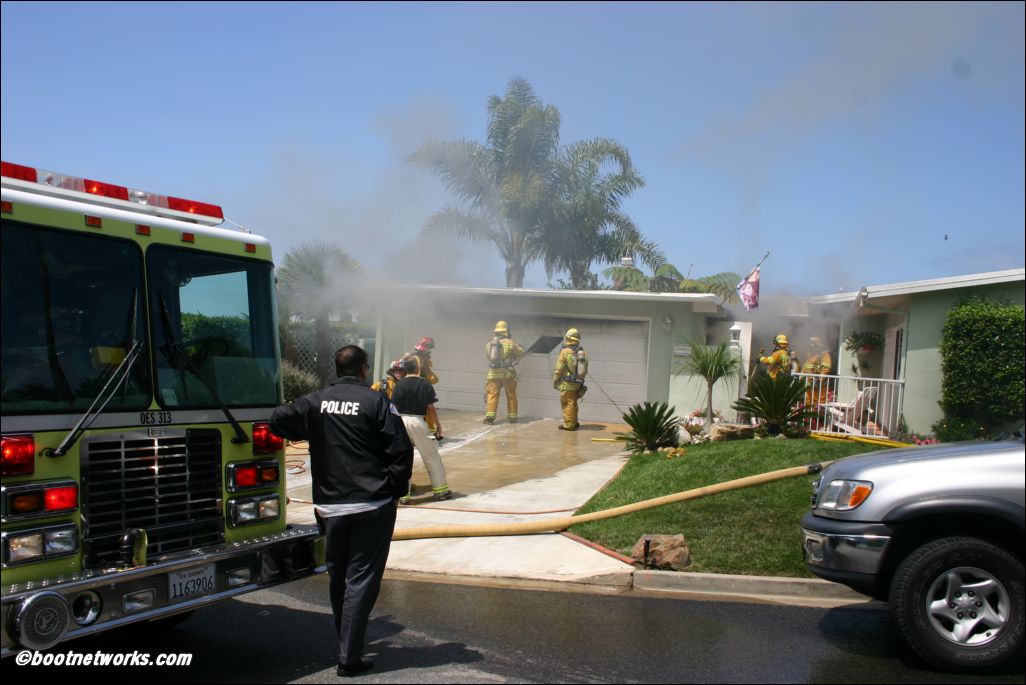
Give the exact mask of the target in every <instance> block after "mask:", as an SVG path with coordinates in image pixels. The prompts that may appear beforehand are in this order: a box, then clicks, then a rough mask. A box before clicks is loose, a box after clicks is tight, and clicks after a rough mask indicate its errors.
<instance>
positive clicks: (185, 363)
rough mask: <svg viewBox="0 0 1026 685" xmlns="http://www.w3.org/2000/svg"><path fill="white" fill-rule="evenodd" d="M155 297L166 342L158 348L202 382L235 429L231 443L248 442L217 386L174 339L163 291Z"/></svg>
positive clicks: (173, 362)
mask: <svg viewBox="0 0 1026 685" xmlns="http://www.w3.org/2000/svg"><path fill="white" fill-rule="evenodd" d="M157 297H158V298H159V299H160V326H161V328H163V329H164V340H165V342H166V344H165V345H164V346H163V347H161V348H160V351H161V352H163V353H164V356H166V357H167V358H168V361H169V362H171V365H172V366H173V367H174V368H177V369H178V370H179V371H181V370H182V369H185V370H187V371H189V373H191V374H192V375H193V376H195V377H196V378H197V379H198V380H199V382H200V383H202V384H203V387H204V388H206V389H207V391H208V392H209V393H210V394H211V395H212V396H213V397H214V401H215V402H217V404H218V406H219V407H220V408H221V411H222V412H223V413H224V415H225V417H226V418H227V419H228V423H230V424H231V426H232V430H233V431H235V437H234V438H232V443H233V444H236V445H244V444H246V443H247V442H249V436H248V435H246V431H244V430H242V426H240V425H239V422H238V421H236V420H235V417H234V416H232V413H231V412H230V411H228V407H226V406H225V404H224V402H223V401H222V400H221V396H220V395H219V394H218V392H217V388H215V387H213V386H212V385H210V384H209V383H207V381H206V379H205V378H203V376H201V375H200V373H199V371H198V370H196V367H195V366H193V365H192V360H191V359H189V355H188V354H187V353H186V351H185V349H183V348H182V343H180V342H178V340H177V339H175V336H174V334H173V333H172V332H171V331H172V330H174V329H173V328H172V327H171V314H170V312H168V309H167V302H166V301H165V300H164V293H162V292H159V291H158V292H157ZM185 387H186V386H185V377H184V376H183V377H182V389H183V391H184V390H185ZM186 398H188V394H186Z"/></svg>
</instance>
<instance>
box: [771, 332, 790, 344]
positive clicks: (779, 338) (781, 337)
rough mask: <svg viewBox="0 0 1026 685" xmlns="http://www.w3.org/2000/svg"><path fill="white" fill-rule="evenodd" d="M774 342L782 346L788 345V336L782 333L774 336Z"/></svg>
mask: <svg viewBox="0 0 1026 685" xmlns="http://www.w3.org/2000/svg"><path fill="white" fill-rule="evenodd" d="M773 343H774V344H776V345H780V346H781V347H787V336H786V335H784V334H783V333H781V334H780V335H778V336H777V337H775V338H773Z"/></svg>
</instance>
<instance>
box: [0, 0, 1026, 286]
mask: <svg viewBox="0 0 1026 685" xmlns="http://www.w3.org/2000/svg"><path fill="white" fill-rule="evenodd" d="M1023 8H1024V5H1023V4H1022V3H997V4H989V3H982V2H981V3H966V4H954V3H944V4H931V3H913V4H897V3H894V4H891V3H887V4H848V3H829V4H825V3H824V4H816V3H798V4H787V3H784V4H764V3H757V4H726V3H712V4H673V3H655V4H645V3H638V2H632V3H609V4H588V3H577V2H574V3H566V4H563V3H552V4H541V3H525V4H520V3H499V4H496V3H491V4H478V3H456V4H400V3H380V4H379V3H375V4H358V3H353V4H350V3H345V4H331V3H312V4H301V3H288V4H279V3H226V4H217V3H210V4H207V3H197V4H190V3H168V4H163V3H131V4H130V3H117V4H105V3H73V4H63V3H19V2H5V3H3V5H2V83H3V97H2V120H0V124H2V136H0V145H2V156H3V159H4V160H5V161H10V162H15V163H19V164H26V165H29V166H37V167H40V168H45V169H49V170H53V171H60V172H64V173H68V174H72V175H82V176H89V177H91V178H96V179H99V180H106V181H110V182H113V183H121V184H125V185H129V186H132V187H138V188H141V189H146V190H151V191H154V192H160V193H165V194H170V195H177V196H181V197H188V198H194V199H198V200H205V201H210V202H215V203H218V204H221V205H222V206H223V207H224V210H225V214H226V216H228V217H229V218H231V219H233V220H234V221H236V222H238V223H240V224H243V225H245V226H247V227H249V228H251V229H253V230H254V232H256V233H260V234H262V235H265V236H267V237H268V238H270V239H271V241H272V243H273V245H274V247H275V252H276V254H277V255H278V257H279V258H280V257H281V256H282V255H284V253H285V252H286V251H287V250H288V249H289V248H290V247H293V246H296V245H298V244H300V243H302V242H306V241H314V240H319V241H324V240H328V241H333V242H337V243H338V244H340V245H342V246H343V247H345V248H346V249H347V251H349V252H350V253H351V254H352V255H353V256H354V257H355V258H356V259H358V260H359V261H360V262H361V263H362V264H363V265H364V266H365V267H366V268H367V269H369V270H373V271H375V272H376V273H388V272H389V270H390V269H391V270H393V271H396V270H398V271H402V272H403V275H402V276H400V278H402V279H403V280H416V279H418V278H424V279H429V280H434V281H438V280H446V281H450V282H460V283H463V284H467V285H473V286H502V285H503V284H504V270H503V264H502V262H501V261H500V259H499V257H498V255H497V253H496V252H495V250H494V249H493V248H491V247H490V246H486V245H482V246H468V245H465V244H460V243H455V242H453V241H439V242H437V243H433V244H430V245H426V246H425V245H424V244H422V243H417V242H416V240H417V235H418V232H419V230H420V228H421V227H422V226H423V224H424V221H425V220H426V219H427V217H429V216H430V215H431V213H432V212H434V211H436V210H438V209H441V208H442V207H443V206H444V205H445V204H446V203H448V202H449V201H450V198H449V197H448V195H447V194H446V192H445V191H444V189H443V188H441V187H440V185H439V184H438V182H437V181H436V180H435V179H433V178H432V177H431V175H430V173H428V172H427V171H425V170H423V169H420V168H416V167H413V166H412V165H410V164H409V163H407V162H406V161H405V158H406V156H407V155H408V154H409V153H410V152H412V151H413V150H414V149H416V147H417V146H418V145H419V144H421V143H423V142H425V141H427V140H431V139H439V140H455V139H458V138H472V139H476V140H482V139H483V136H484V130H485V125H486V121H487V119H486V102H487V99H488V97H489V96H491V95H501V94H503V93H504V91H505V88H506V85H507V83H508V82H509V80H510V79H511V78H513V77H517V76H520V77H523V78H526V79H527V80H528V81H529V82H530V83H531V84H532V86H533V87H534V89H535V90H536V92H537V93H538V95H539V97H540V98H541V99H542V100H544V101H545V102H546V103H549V104H552V105H554V106H556V107H557V108H558V109H559V111H560V113H561V114H562V122H563V124H562V141H563V142H564V143H569V142H573V141H577V140H581V139H585V138H592V137H598V136H601V137H609V138H614V139H616V140H618V141H619V142H621V143H622V144H624V145H625V146H626V147H627V148H628V149H629V150H630V152H631V154H632V157H633V160H634V163H635V165H636V166H637V168H638V169H639V171H640V172H641V174H642V175H643V176H644V178H645V180H646V186H645V187H644V188H642V189H641V190H639V191H638V192H636V193H635V194H634V195H633V196H632V197H631V198H630V199H629V200H628V201H627V203H626V205H625V209H626V211H627V212H628V213H629V214H630V215H631V216H632V217H633V218H634V220H635V222H636V223H637V224H638V226H639V228H640V229H641V230H642V231H643V232H644V233H645V235H646V236H648V237H649V238H651V239H653V240H655V241H656V242H658V243H659V244H660V245H661V246H662V248H663V249H664V251H665V252H666V254H667V257H668V258H669V261H670V262H671V263H673V264H674V265H676V266H677V267H678V268H679V269H681V271H685V272H686V271H687V270H688V269H689V268H691V265H692V264H693V265H694V266H693V273H694V274H695V275H707V274H712V273H717V272H720V271H728V270H729V271H736V272H745V271H747V270H748V269H749V268H751V267H752V266H753V265H754V264H755V262H756V261H758V260H759V259H760V258H761V257H762V256H763V254H765V252H766V251H770V252H771V255H770V258H769V259H768V260H767V261H766V264H765V266H764V268H763V280H762V288H763V293H772V294H827V293H831V292H837V291H838V290H841V289H843V290H855V289H858V288H859V287H861V286H863V285H875V284H884V283H893V282H901V281H909V280H918V279H925V278H939V277H944V276H954V275H960V274H967V273H976V272H983V271H994V270H999V269H1008V268H1016V267H1022V266H1023V263H1024V256H1023V255H1024V237H1023V228H1024V224H1026V216H1024V191H1023V188H1024V185H1026V180H1024V178H1023V177H1024V167H1026V162H1024V150H1026V135H1024V127H1026V124H1024V121H1026V116H1024V85H1023V84H1024V82H1026V75H1024V25H1026V21H1024V9H1023ZM396 255H400V257H399V258H398V259H399V262H398V264H400V265H401V266H398V267H397V266H395V264H396V262H392V263H391V264H392V266H389V262H388V260H389V258H395V256H396ZM525 285H526V286H528V287H545V285H546V277H545V274H544V272H543V271H542V269H541V268H540V267H538V266H535V267H533V268H531V269H530V270H529V271H528V275H527V278H526V281H525Z"/></svg>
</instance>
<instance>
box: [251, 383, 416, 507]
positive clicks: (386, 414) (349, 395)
mask: <svg viewBox="0 0 1026 685" xmlns="http://www.w3.org/2000/svg"><path fill="white" fill-rule="evenodd" d="M271 430H272V431H273V432H274V433H275V434H277V435H279V436H281V437H283V438H288V439H289V440H306V441H308V443H309V445H310V464H311V474H312V476H313V499H314V503H315V504H345V503H351V502H372V501H374V500H380V499H384V498H386V497H391V498H393V499H398V498H400V497H402V496H403V495H405V494H407V492H408V490H409V480H410V475H411V473H412V472H413V445H412V443H410V438H409V436H408V435H407V434H406V428H405V426H403V421H402V419H401V418H400V417H399V413H398V412H396V410H395V407H394V406H393V405H392V403H391V402H390V401H389V400H388V398H386V397H385V396H384V395H382V394H381V393H379V392H376V391H374V390H372V389H371V388H370V387H368V386H366V385H364V384H363V382H362V381H360V379H358V378H355V377H345V378H340V379H338V380H337V381H335V382H334V383H332V384H331V385H329V386H328V387H326V388H323V389H321V390H317V391H315V392H312V393H310V394H308V395H303V396H302V397H300V398H299V399H298V400H296V401H295V402H293V403H292V404H285V405H282V406H280V407H278V408H277V409H275V410H274V413H273V414H272V415H271Z"/></svg>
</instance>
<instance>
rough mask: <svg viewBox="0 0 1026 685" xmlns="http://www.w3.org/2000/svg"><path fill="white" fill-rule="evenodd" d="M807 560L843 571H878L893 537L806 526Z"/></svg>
mask: <svg viewBox="0 0 1026 685" xmlns="http://www.w3.org/2000/svg"><path fill="white" fill-rule="evenodd" d="M802 533H803V535H804V538H805V542H804V544H803V545H802V551H803V554H804V557H805V563H806V564H809V565H811V566H819V567H821V568H823V569H829V570H832V571H840V572H842V573H868V574H875V573H877V572H878V571H879V570H880V566H881V564H882V561H883V556H884V552H886V551H887V545H888V544H889V543H890V541H891V538H890V537H887V536H881V535H849V534H836V533H819V532H816V531H811V530H807V529H805V528H803V529H802Z"/></svg>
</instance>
